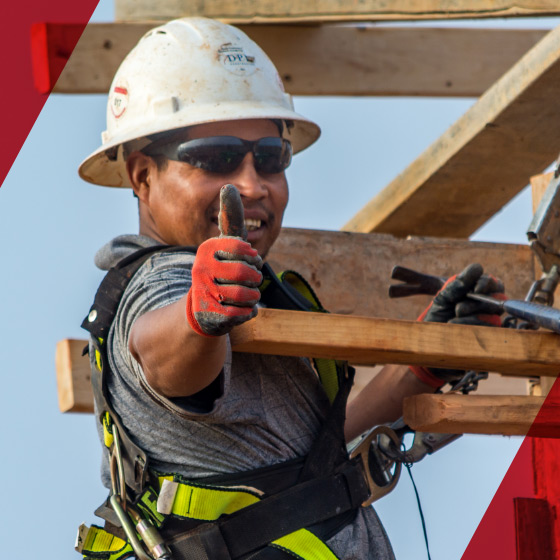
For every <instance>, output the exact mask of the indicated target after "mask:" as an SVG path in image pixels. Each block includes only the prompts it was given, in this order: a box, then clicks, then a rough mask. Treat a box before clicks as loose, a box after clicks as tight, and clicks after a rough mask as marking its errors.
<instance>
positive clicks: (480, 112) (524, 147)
mask: <svg viewBox="0 0 560 560" xmlns="http://www.w3.org/2000/svg"><path fill="white" fill-rule="evenodd" d="M559 85H560V27H558V28H557V29H554V30H552V31H551V32H550V33H548V34H547V35H546V36H545V37H544V38H543V39H542V40H541V41H540V42H539V43H538V44H537V45H536V46H535V47H534V48H533V49H531V50H530V51H529V52H528V53H527V54H526V55H525V56H524V57H523V58H522V59H521V60H520V61H519V62H518V63H517V64H516V65H515V66H514V67H513V68H511V70H509V71H508V72H507V73H506V74H505V75H504V76H503V77H502V78H501V79H500V80H498V81H497V82H496V83H495V84H494V85H493V86H492V87H491V88H490V89H489V90H488V91H487V92H486V93H485V94H484V95H483V96H482V97H481V98H480V99H479V101H478V102H477V103H475V104H474V105H473V106H472V107H471V108H470V109H469V110H468V111H467V112H466V113H465V115H463V117H461V118H460V119H459V120H458V121H457V122H456V123H455V124H454V125H452V126H451V127H450V128H449V129H448V130H447V131H446V132H445V133H444V134H443V136H441V137H440V138H439V139H438V140H437V141H436V142H435V143H434V144H432V146H430V147H429V148H428V149H427V150H426V151H425V152H424V153H423V154H422V155H421V156H420V157H419V158H418V159H416V161H414V162H413V163H412V164H411V165H410V166H409V167H408V168H407V169H406V170H405V171H403V173H401V174H400V175H399V176H398V177H397V178H396V179H394V180H393V181H392V183H390V184H389V185H388V186H387V187H386V188H385V189H384V190H383V191H381V192H380V193H379V194H378V195H377V196H376V197H375V198H373V199H372V200H371V201H370V202H369V203H368V204H367V205H366V206H365V207H364V208H363V209H362V210H361V211H360V212H358V214H356V216H354V218H352V219H351V220H350V221H349V222H348V223H347V224H346V225H345V226H344V228H343V229H345V230H348V231H362V232H369V231H379V232H386V233H392V234H394V235H399V236H406V235H410V234H412V235H431V236H449V237H468V236H469V235H470V234H472V233H473V232H474V231H476V230H477V229H478V228H479V227H480V226H482V225H483V224H484V223H485V222H486V221H487V220H488V219H489V218H490V217H491V216H493V215H494V214H495V213H496V212H498V211H499V210H501V208H502V207H503V206H504V204H506V203H507V202H508V201H509V200H510V199H511V198H513V197H514V196H515V195H516V194H517V193H518V192H519V191H520V190H521V189H522V188H523V187H524V186H525V185H527V183H528V182H529V177H531V176H532V175H535V174H537V173H540V172H542V171H543V170H544V169H545V168H546V167H547V166H548V165H549V164H550V163H551V162H552V161H554V159H555V158H556V157H557V155H558V153H557V152H558V144H557V138H556V136H557V135H556V130H557V129H558V127H559V126H560V98H559V97H558V88H559Z"/></svg>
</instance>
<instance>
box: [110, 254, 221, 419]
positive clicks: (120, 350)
mask: <svg viewBox="0 0 560 560" xmlns="http://www.w3.org/2000/svg"><path fill="white" fill-rule="evenodd" d="M193 262H194V255H192V254H190V253H167V254H166V253H160V254H157V255H154V256H152V257H151V258H150V259H148V260H147V261H146V263H144V265H142V267H141V268H140V269H139V270H138V272H137V273H136V274H135V276H134V277H133V279H132V280H131V282H130V284H129V285H128V287H127V289H126V291H125V293H124V295H123V298H122V299H121V303H120V305H119V309H118V312H117V316H116V318H115V321H114V323H113V328H112V329H111V333H110V335H109V344H111V345H112V349H113V357H114V362H115V363H114V364H111V365H112V368H113V371H116V372H117V373H116V375H119V376H121V377H122V379H123V381H124V382H125V383H127V384H128V385H129V387H130V389H132V390H142V391H144V392H146V393H148V395H149V396H150V397H151V398H152V399H154V400H155V401H156V402H158V404H160V405H162V406H164V407H165V408H168V409H172V410H176V411H177V412H184V411H188V412H191V413H193V414H204V413H208V412H210V411H211V409H212V404H213V402H214V400H215V399H217V398H218V397H219V396H220V395H221V394H222V393H223V391H224V388H225V387H224V372H222V374H221V375H220V376H219V377H218V381H217V382H216V383H214V384H212V385H211V386H209V388H207V389H206V390H203V391H202V392H201V393H202V394H200V393H199V394H197V395H193V396H192V397H186V398H180V399H168V398H165V397H163V396H161V395H159V394H157V393H156V392H155V391H154V390H153V389H152V388H151V387H150V386H149V384H148V382H147V380H146V376H145V375H144V372H143V370H142V368H141V366H140V364H139V363H138V362H137V361H136V360H135V359H134V358H133V357H132V354H131V353H130V351H129V350H128V339H129V336H130V331H131V329H132V326H133V324H134V322H135V321H136V320H137V319H138V318H139V317H141V316H142V315H143V314H145V313H147V312H149V311H153V310H155V309H160V308H163V307H166V306H167V305H170V304H172V303H175V302H176V301H178V300H179V299H181V298H182V297H183V296H184V295H185V294H186V293H187V292H188V290H189V289H190V286H191V279H192V276H191V270H192V264H193ZM227 361H228V362H230V352H228V360H227ZM119 362H120V363H119ZM113 366H116V367H113ZM123 366H124V367H123ZM224 369H229V367H228V368H224Z"/></svg>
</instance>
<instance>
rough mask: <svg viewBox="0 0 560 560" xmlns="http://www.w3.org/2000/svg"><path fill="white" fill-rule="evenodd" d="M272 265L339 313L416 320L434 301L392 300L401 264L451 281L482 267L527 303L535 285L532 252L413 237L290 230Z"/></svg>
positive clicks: (499, 245)
mask: <svg viewBox="0 0 560 560" xmlns="http://www.w3.org/2000/svg"><path fill="white" fill-rule="evenodd" d="M268 261H269V262H270V264H271V265H272V267H273V268H274V269H275V270H277V271H281V270H286V269H292V270H297V271H298V272H300V274H302V275H303V276H304V277H305V278H306V279H307V280H308V281H309V282H310V283H311V285H312V286H313V289H314V290H315V291H316V292H317V295H318V296H319V299H320V300H321V302H322V303H323V305H324V306H325V307H326V308H327V309H329V310H330V311H332V312H334V313H342V314H355V315H368V316H372V317H387V318H391V319H416V317H418V315H420V313H421V312H422V311H423V309H424V308H425V307H426V306H427V305H428V304H429V302H430V300H431V298H430V296H414V297H409V298H402V299H389V297H388V295H387V294H388V289H389V285H390V284H391V283H392V282H393V281H392V280H391V270H392V268H393V266H395V265H397V264H399V265H402V266H405V267H408V268H413V269H416V270H419V271H420V272H427V273H429V274H434V275H436V276H450V275H452V274H455V273H457V272H459V271H461V270H462V269H463V268H464V267H466V266H467V265H468V264H470V263H473V262H480V263H481V264H482V265H483V266H484V267H485V270H487V271H488V272H491V273H492V274H494V275H497V276H499V277H500V278H502V279H503V281H504V283H505V285H506V287H507V293H508V295H509V297H510V298H516V299H524V298H525V295H526V293H527V291H528V289H529V287H530V286H531V284H532V282H533V280H534V275H535V272H534V262H533V257H532V253H531V251H530V249H529V247H527V246H525V245H513V244H511V245H510V244H505V243H482V242H471V241H466V240H459V239H438V238H426V237H425V238H418V237H415V238H410V239H398V238H395V237H393V236H391V235H382V234H355V233H346V232H335V231H316V230H304V229H291V228H284V229H283V230H282V234H281V235H280V237H279V238H278V240H277V241H276V243H275V244H274V246H273V248H272V249H271V251H270V254H269V257H268Z"/></svg>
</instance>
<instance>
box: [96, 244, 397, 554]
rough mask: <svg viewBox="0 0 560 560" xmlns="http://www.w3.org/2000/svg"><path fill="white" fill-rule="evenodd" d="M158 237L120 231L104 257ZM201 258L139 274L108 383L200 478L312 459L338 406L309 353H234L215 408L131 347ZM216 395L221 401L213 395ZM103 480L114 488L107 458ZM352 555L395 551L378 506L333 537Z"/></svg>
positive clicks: (139, 430)
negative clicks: (172, 392) (132, 336)
mask: <svg viewBox="0 0 560 560" xmlns="http://www.w3.org/2000/svg"><path fill="white" fill-rule="evenodd" d="M152 245H157V243H156V242H155V241H153V240H152V239H150V238H148V237H144V236H137V235H126V236H120V237H117V238H116V239H114V240H113V241H111V242H110V243H109V244H107V245H105V246H104V247H103V248H102V249H101V250H100V251H99V252H98V253H97V255H96V259H95V262H96V265H97V266H98V267H99V268H101V269H104V270H107V269H109V268H110V267H111V266H114V265H115V264H116V263H117V262H118V261H119V260H120V259H122V258H123V257H124V256H126V255H128V254H131V253H132V252H134V251H135V250H138V249H140V248H143V247H149V246H152ZM193 261H194V255H192V254H191V253H188V252H174V253H157V254H154V255H153V256H151V257H149V258H148V260H147V261H146V262H145V263H144V264H143V265H142V266H141V268H140V269H139V270H138V272H137V273H136V274H135V275H134V277H133V278H132V280H131V282H130V284H129V285H128V287H127V289H126V291H125V293H124V295H123V298H122V300H121V302H120V305H119V309H118V312H117V315H116V318H115V321H114V322H113V326H112V327H111V330H110V332H109V336H108V341H107V343H108V346H107V347H108V356H109V363H110V366H111V370H112V372H113V374H114V375H112V376H111V377H110V379H108V389H109V393H110V395H111V401H112V405H113V408H114V409H115V412H116V413H117V414H118V415H119V416H120V418H121V420H122V422H123V424H124V426H125V428H126V430H127V431H128V434H129V435H130V437H131V439H132V440H133V441H134V442H135V443H136V444H137V445H138V446H139V447H141V448H142V449H143V450H144V451H145V452H146V453H147V455H148V456H149V458H150V464H151V467H152V468H153V469H155V470H157V471H160V472H166V473H179V474H181V475H183V476H185V477H187V478H191V479H196V478H201V477H206V476H212V475H221V474H230V473H238V472H243V471H247V470H251V469H255V468H258V467H264V466H267V465H273V464H277V463H281V462H284V461H287V460H289V459H294V458H296V457H302V456H304V455H305V454H306V453H307V452H308V450H309V448H310V446H311V443H312V442H313V440H314V438H315V436H316V435H317V433H318V430H319V428H320V426H321V424H322V422H323V420H324V418H325V415H326V414H327V411H328V408H329V402H328V399H327V397H326V395H325V393H324V391H323V389H322V387H321V385H320V383H319V381H318V378H317V375H316V374H315V371H314V370H313V368H312V367H311V365H310V363H309V361H308V360H307V359H304V358H292V357H285V356H268V355H260V354H247V353H232V352H231V349H230V347H229V344H228V352H227V357H226V362H225V365H224V368H223V371H222V373H221V375H220V378H219V384H220V386H219V391H218V398H216V399H215V400H214V401H213V404H211V405H210V406H199V405H198V404H197V403H196V401H193V400H189V399H166V398H164V397H161V396H160V395H157V394H155V393H154V392H153V391H152V390H151V389H150V387H149V386H148V384H147V382H146V379H145V376H144V373H143V371H142V368H141V367H140V366H139V364H138V362H136V360H135V359H134V358H133V357H132V355H131V354H130V352H129V351H128V336H129V333H130V329H131V327H132V325H133V323H134V321H135V320H136V319H137V318H138V317H140V316H141V315H142V314H144V313H146V312H148V311H151V310H153V309H158V308H161V307H164V306H166V305H169V304H171V303H173V302H175V301H177V300H178V299H180V298H181V297H182V296H183V295H184V294H185V293H186V292H187V291H188V290H189V288H190V284H191V267H192V263H193ZM211 402H212V401H211ZM102 478H103V482H104V484H105V485H106V486H108V487H109V485H110V479H109V470H108V461H107V456H106V455H105V456H104V460H103V464H102ZM328 544H329V546H331V548H332V549H333V551H334V552H335V553H336V554H337V555H338V556H339V557H340V558H341V559H344V560H358V559H360V560H363V559H371V560H373V559H375V560H389V559H392V558H393V553H392V551H391V548H390V545H389V543H388V540H387V537H386V535H385V532H384V530H383V528H382V526H381V524H380V522H379V520H378V519H377V516H376V514H375V512H374V510H373V509H372V508H362V509H361V510H360V512H359V514H358V516H357V517H356V520H355V521H354V523H352V524H350V525H348V526H346V527H345V528H344V529H342V530H341V531H340V532H339V533H338V534H337V535H335V536H334V537H333V538H331V539H330V540H329V541H328Z"/></svg>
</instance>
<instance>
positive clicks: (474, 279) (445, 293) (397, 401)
mask: <svg viewBox="0 0 560 560" xmlns="http://www.w3.org/2000/svg"><path fill="white" fill-rule="evenodd" d="M469 292H474V293H480V294H487V295H492V296H493V297H495V298H497V299H505V295H504V286H503V284H502V283H501V282H500V281H499V280H498V279H496V278H494V277H493V276H489V275H487V274H483V270H482V266H480V265H479V264H471V265H469V266H467V267H466V268H465V269H464V270H463V271H462V272H461V274H458V275H457V276H453V277H451V278H449V280H448V281H447V282H446V283H445V284H444V285H443V287H442V288H441V290H440V291H439V292H438V293H437V294H436V296H435V297H434V299H433V300H432V302H431V304H430V305H429V306H428V307H427V309H426V310H425V311H424V312H423V313H422V314H421V315H420V317H419V318H418V320H419V321H427V322H436V323H456V324H457V323H458V324H465V325H486V326H499V325H500V324H501V321H500V317H499V313H496V309H495V307H494V306H489V305H488V304H487V303H484V302H478V301H473V300H470V299H468V296H467V294H468V293H469ZM464 373H465V372H464V371H462V370H455V369H445V368H443V369H442V368H427V367H419V366H414V367H412V366H411V367H410V368H409V367H406V366H397V365H388V366H385V367H384V368H383V369H382V370H381V372H380V373H379V374H378V375H377V376H376V377H374V378H373V379H372V380H371V382H370V383H369V384H368V385H366V387H365V388H364V389H363V390H362V391H361V393H360V394H359V395H358V396H357V397H356V398H355V399H354V400H353V401H352V402H351V403H350V405H349V406H348V409H347V420H346V428H345V432H346V439H347V441H351V440H352V439H353V438H355V437H357V436H359V435H360V434H361V433H363V432H365V431H366V430H369V429H370V428H372V427H373V426H375V425H378V424H385V423H388V422H393V421H394V420H397V419H398V418H400V417H401V416H402V414H403V410H402V409H403V401H404V399H405V398H406V397H409V396H412V395H417V394H419V393H433V392H434V391H435V389H437V388H439V387H441V386H443V385H444V384H445V383H446V382H452V381H457V380H458V379H461V377H462V376H463V374H464Z"/></svg>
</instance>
